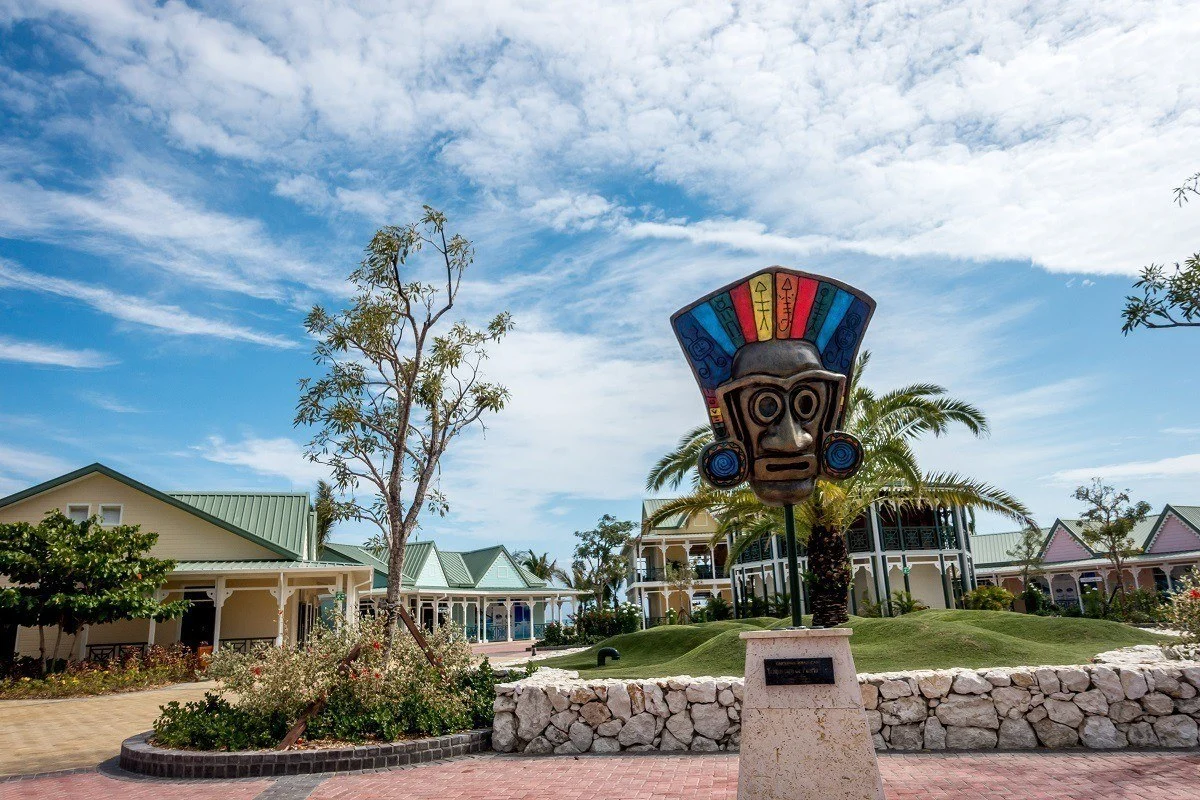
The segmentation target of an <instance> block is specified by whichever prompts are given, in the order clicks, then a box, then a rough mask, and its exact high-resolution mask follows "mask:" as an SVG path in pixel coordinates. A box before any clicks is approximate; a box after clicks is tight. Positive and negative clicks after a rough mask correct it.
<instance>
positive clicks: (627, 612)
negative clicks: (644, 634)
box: [574, 603, 641, 640]
mask: <svg viewBox="0 0 1200 800" xmlns="http://www.w3.org/2000/svg"><path fill="white" fill-rule="evenodd" d="M574 622H575V632H576V638H577V640H587V639H589V638H591V637H598V639H597V640H599V639H607V638H608V637H610V636H617V635H619V634H622V633H633V632H634V631H636V630H637V629H638V628H640V627H641V611H640V610H639V609H638V607H637V606H636V605H634V604H633V603H622V604H621V605H620V606H618V608H617V610H616V611H614V610H613V609H611V608H600V609H596V608H589V609H585V610H583V611H580V612H578V613H577V614H576V615H575V619H574Z"/></svg>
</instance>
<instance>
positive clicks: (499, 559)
mask: <svg viewBox="0 0 1200 800" xmlns="http://www.w3.org/2000/svg"><path fill="white" fill-rule="evenodd" d="M478 585H480V586H487V587H494V588H497V589H526V588H529V584H527V583H526V582H525V577H524V576H523V575H522V574H521V570H519V569H518V568H517V565H516V562H514V561H513V560H512V558H511V557H509V555H508V552H507V551H505V550H504V548H503V547H501V548H500V552H499V553H498V554H497V556H496V558H495V560H493V561H492V565H491V566H490V567H488V569H487V572H485V573H484V574H483V577H482V578H480V580H479V583H478Z"/></svg>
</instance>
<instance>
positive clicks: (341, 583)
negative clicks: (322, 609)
mask: <svg viewBox="0 0 1200 800" xmlns="http://www.w3.org/2000/svg"><path fill="white" fill-rule="evenodd" d="M339 594H340V595H342V613H341V614H339V615H338V618H337V619H336V620H335V621H334V627H335V628H336V629H338V630H341V629H342V621H343V620H344V619H346V616H347V615H346V598H347V597H348V596H349V594H348V593H347V592H346V579H345V576H342V575H338V576H337V578H336V579H335V580H334V583H333V604H334V605H333V607H334V608H335V609H336V608H337V602H338V599H337V596H338V595H339ZM280 602H282V601H280ZM280 619H282V617H280ZM282 625H283V623H280V629H279V630H280V632H281V633H282V632H283V627H282Z"/></svg>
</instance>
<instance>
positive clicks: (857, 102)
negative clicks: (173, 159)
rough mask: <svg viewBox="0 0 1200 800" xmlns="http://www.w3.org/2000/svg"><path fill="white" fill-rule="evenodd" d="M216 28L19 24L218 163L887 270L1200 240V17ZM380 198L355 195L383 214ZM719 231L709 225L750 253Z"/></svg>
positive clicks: (550, 20) (701, 15)
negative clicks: (526, 206) (464, 197)
mask: <svg viewBox="0 0 1200 800" xmlns="http://www.w3.org/2000/svg"><path fill="white" fill-rule="evenodd" d="M218 13H219V12H208V11H205V10H201V9H196V8H193V7H190V6H188V5H185V4H182V3H168V4H163V5H145V4H140V3H134V2H132V0H126V2H118V1H116V0H115V1H114V2H112V3H109V4H105V5H104V6H101V5H99V4H95V3H87V2H81V1H80V0H56V1H55V2H44V3H38V4H33V3H25V4H19V5H18V6H17V7H16V8H15V9H13V10H12V11H11V14H12V15H13V16H14V17H15V18H18V19H19V18H24V17H26V16H32V17H39V18H42V19H44V20H46V21H47V22H49V23H50V24H52V25H56V26H59V27H61V28H62V29H64V30H65V31H66V32H67V33H68V34H70V35H77V36H80V37H82V39H83V40H84V41H83V42H82V43H80V44H79V45H78V46H76V47H75V55H76V56H77V57H78V58H80V59H81V60H82V61H83V62H84V63H85V64H86V65H87V68H88V69H89V70H91V71H92V72H93V73H94V74H96V75H98V76H100V77H101V78H102V79H104V80H107V81H111V82H113V83H114V84H115V85H118V86H120V87H121V88H122V89H123V90H124V91H125V92H126V93H127V96H128V97H129V98H130V100H131V102H132V103H134V104H135V105H136V106H138V109H137V113H148V114H149V115H150V118H151V119H155V120H158V121H159V123H160V124H161V125H163V128H164V130H166V131H167V132H168V134H169V135H170V136H173V137H175V139H176V140H177V141H178V142H179V143H180V144H182V145H183V146H185V147H189V148H196V149H207V150H211V151H212V152H215V153H217V154H220V155H223V156H230V157H238V158H244V159H251V160H258V161H262V162H266V163H288V164H292V163H311V162H314V161H315V162H318V163H319V162H322V161H327V160H336V159H338V158H339V157H340V156H341V155H343V154H344V153H346V152H353V153H354V154H355V158H356V159H361V160H364V161H378V162H380V163H394V162H395V160H396V154H397V153H398V152H399V153H409V154H412V153H421V155H419V156H418V155H409V156H407V157H408V158H422V159H426V155H425V153H426V152H428V153H429V154H430V155H429V156H428V160H430V161H433V162H434V165H430V166H432V167H434V168H436V167H437V166H440V167H447V166H448V167H452V168H454V169H458V170H460V171H461V172H462V174H463V175H464V176H465V177H466V178H467V179H468V180H470V181H472V182H474V183H476V184H477V185H479V186H481V187H484V188H485V189H486V190H499V191H507V190H511V189H519V190H526V189H532V190H533V191H534V193H535V194H536V195H538V196H543V197H553V196H554V195H555V191H556V189H557V187H561V186H562V185H564V184H567V185H572V186H581V185H582V187H581V188H580V189H578V190H577V192H578V194H579V196H581V197H592V198H602V197H603V196H604V195H606V194H612V192H611V185H612V184H613V183H619V182H620V181H621V180H622V178H623V177H624V176H629V179H630V181H631V182H635V183H636V182H638V181H644V180H646V179H649V180H651V181H655V182H659V183H663V184H668V185H673V186H678V187H681V188H682V189H683V190H684V191H685V192H687V193H690V194H691V195H693V196H695V197H701V198H705V199H706V200H708V201H709V202H710V203H711V204H712V205H713V206H714V207H716V208H717V209H718V210H719V211H722V212H725V213H728V214H730V216H731V218H732V219H742V220H752V222H748V223H744V224H745V225H750V226H753V225H758V224H761V225H763V226H765V227H764V228H763V230H762V231H760V232H759V235H766V236H772V237H781V241H784V242H786V241H787V240H791V239H798V240H799V241H800V242H801V243H802V245H803V246H810V244H813V243H821V242H824V241H829V242H833V243H837V244H838V246H845V247H852V248H854V249H861V250H864V251H866V252H870V253H877V254H884V255H921V254H929V253H939V254H948V255H952V256H955V257H960V258H968V259H981V260H982V259H1013V260H1017V261H1024V260H1027V259H1032V260H1033V261H1034V262H1036V263H1038V264H1040V265H1043V266H1045V267H1047V268H1049V269H1053V270H1064V271H1078V272H1089V273H1130V272H1133V271H1135V270H1136V269H1137V267H1138V266H1140V265H1141V264H1143V263H1145V262H1147V261H1150V260H1159V261H1163V260H1166V259H1168V258H1170V257H1172V256H1178V254H1179V253H1180V252H1182V251H1184V250H1185V249H1186V248H1187V247H1189V246H1190V245H1191V235H1192V231H1193V229H1194V216H1193V215H1191V214H1189V213H1188V212H1187V211H1186V210H1184V211H1180V210H1178V209H1173V208H1172V207H1171V206H1170V200H1169V190H1170V187H1171V186H1173V185H1174V182H1176V181H1178V180H1179V179H1181V178H1182V175H1180V174H1178V173H1179V171H1180V170H1186V166H1181V165H1186V164H1187V163H1188V161H1189V159H1190V158H1191V157H1192V155H1193V143H1194V131H1195V128H1196V124H1197V122H1198V121H1200V111H1198V110H1197V109H1198V108H1200V78H1198V77H1197V75H1196V72H1195V70H1194V64H1193V63H1192V62H1193V59H1192V58H1191V56H1190V51H1191V49H1192V48H1191V44H1192V42H1193V41H1194V38H1195V35H1196V32H1197V29H1198V28H1200V8H1198V7H1197V6H1196V5H1195V4H1193V3H1188V2H1185V0H1168V2H1163V3H1158V4H1107V5H1105V6H1104V7H1103V8H1097V7H1096V5H1095V4H1094V3H1087V2H1082V0H1044V2H1039V3H1037V4H1036V5H1035V6H1032V7H1031V6H1029V5H1028V4H1027V3H1025V2H1021V1H1020V0H1000V1H998V2H994V3H986V4H975V5H972V6H969V7H963V6H961V5H960V4H954V3H948V2H945V1H944V0H921V2H918V3H916V4H913V3H903V2H881V3H874V4H868V5H861V4H841V5H837V4H835V5H833V6H828V5H821V4H817V5H813V4H808V5H804V4H791V5H779V4H775V3H768V2H766V1H765V0H763V1H762V2H742V3H726V2H718V1H717V0H711V2H701V3H693V4H687V5H684V4H680V3H674V2H653V3H645V2H641V1H640V0H639V1H638V2H634V1H633V0H627V2H613V3H605V4H601V5H591V6H585V7H581V6H579V5H577V4H544V5H541V6H530V5H528V4H524V3H515V2H499V1H498V2H491V3H487V4H477V3H463V4H459V5H456V6H451V7H446V8H443V7H439V8H437V9H433V8H432V7H428V8H427V7H423V6H419V7H412V6H402V5H401V6H396V5H382V6H376V7H370V8H361V7H352V6H329V5H327V4H321V3H315V2H311V3H304V2H292V3H288V4H287V8H286V13H284V12H283V11H282V9H281V7H280V5H277V4H272V3H266V2H264V3H255V4H252V5H248V6H241V7H239V8H238V9H236V10H235V11H232V12H230V13H229V14H228V16H227V17H226V18H218V17H217V14H218ZM64 41H70V40H69V39H64ZM414 41H418V42H420V43H421V45H420V47H413V46H412V42H414ZM402 158H404V157H402ZM435 165H436V166H435ZM289 171H292V170H291V169H289ZM598 176H602V177H598ZM599 180H604V181H605V182H606V183H607V184H608V185H607V186H605V187H593V188H591V189H589V188H586V184H587V183H588V182H589V181H592V182H595V181H599ZM351 191H355V190H354V189H353V188H352V189H351ZM382 196H383V193H376V194H375V195H371V196H362V197H351V198H348V205H349V206H350V207H354V206H355V205H356V204H357V208H358V209H359V210H360V211H362V212H363V213H367V214H375V213H378V212H379V211H380V210H381V209H382V208H384V205H383V204H381V203H380V197H382ZM576 213H578V212H575V211H571V210H569V209H568V210H567V211H566V216H565V217H563V216H561V215H560V214H551V215H550V216H549V217H548V219H549V224H550V225H552V226H554V225H562V224H571V222H572V220H573V219H574V215H575V214H576ZM591 218H592V216H590V215H589V214H588V213H587V212H586V210H584V216H583V219H584V220H585V221H586V220H588V219H591ZM656 224H657V223H656ZM707 224H708V223H705V222H703V221H701V222H697V223H695V225H697V226H700V228H701V230H700V231H699V233H698V234H688V235H701V236H707V237H710V238H713V237H715V238H717V239H720V238H721V237H722V236H725V237H735V238H739V239H740V240H741V241H743V242H750V241H752V238H753V237H752V236H751V235H750V234H752V233H753V232H752V231H750V232H747V231H740V232H739V231H737V230H731V231H727V232H724V233H722V232H721V231H715V230H704V226H705V225H707ZM685 227H687V226H685ZM678 228H679V225H678V224H673V225H667V226H666V227H662V228H655V227H654V226H650V227H648V228H641V229H637V228H635V231H637V232H638V233H639V235H651V234H654V235H678V234H679V233H680V231H679V230H678ZM772 246H779V243H778V242H776V243H773V244H772Z"/></svg>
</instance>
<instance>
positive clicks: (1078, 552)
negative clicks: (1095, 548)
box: [1042, 520, 1094, 564]
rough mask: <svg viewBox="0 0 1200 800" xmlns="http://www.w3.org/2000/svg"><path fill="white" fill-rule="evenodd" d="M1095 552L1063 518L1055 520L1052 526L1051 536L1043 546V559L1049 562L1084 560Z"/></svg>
mask: <svg viewBox="0 0 1200 800" xmlns="http://www.w3.org/2000/svg"><path fill="white" fill-rule="evenodd" d="M1093 556H1094V554H1093V553H1092V551H1091V550H1089V549H1088V548H1087V546H1085V545H1084V543H1083V542H1082V541H1080V540H1079V538H1078V536H1076V534H1075V533H1074V531H1072V530H1071V529H1070V528H1069V527H1067V525H1066V524H1065V523H1064V522H1063V520H1057V521H1055V523H1054V525H1052V526H1051V527H1050V536H1049V538H1048V539H1046V544H1045V545H1044V546H1043V547H1042V559H1043V560H1044V561H1045V562H1046V563H1048V564H1057V563H1060V562H1063V561H1082V560H1084V559H1088V558H1092V557H1093Z"/></svg>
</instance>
